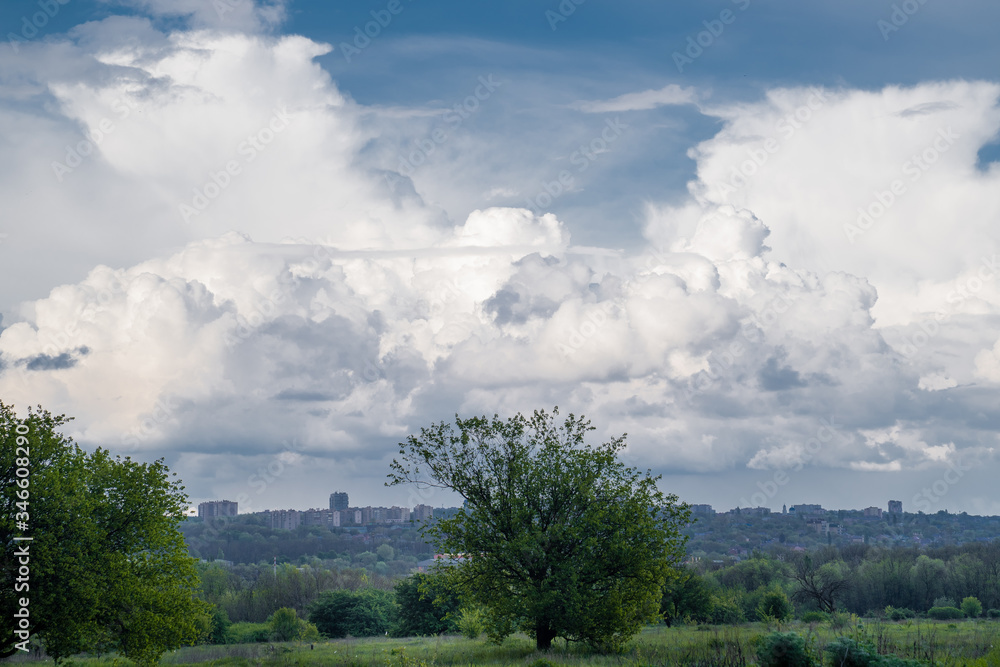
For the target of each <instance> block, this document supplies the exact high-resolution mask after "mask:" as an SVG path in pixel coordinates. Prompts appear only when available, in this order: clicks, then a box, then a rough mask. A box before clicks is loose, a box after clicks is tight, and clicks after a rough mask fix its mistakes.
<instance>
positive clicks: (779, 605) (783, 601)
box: [757, 588, 793, 621]
mask: <svg viewBox="0 0 1000 667" xmlns="http://www.w3.org/2000/svg"><path fill="white" fill-rule="evenodd" d="M792 611H793V610H792V603H791V602H789V601H788V596H787V595H785V591H783V590H781V589H780V588H775V589H773V590H770V591H767V592H766V593H764V595H763V597H762V598H761V600H760V604H758V605H757V616H758V617H759V618H760V620H762V621H766V620H768V619H772V618H773V619H774V620H776V621H783V620H785V619H786V618H790V617H791V616H792Z"/></svg>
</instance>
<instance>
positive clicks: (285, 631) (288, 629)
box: [269, 607, 303, 642]
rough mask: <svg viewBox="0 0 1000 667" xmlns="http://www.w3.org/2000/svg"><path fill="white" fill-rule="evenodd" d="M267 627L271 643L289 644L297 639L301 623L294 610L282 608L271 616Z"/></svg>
mask: <svg viewBox="0 0 1000 667" xmlns="http://www.w3.org/2000/svg"><path fill="white" fill-rule="evenodd" d="M269 625H270V626H271V627H270V630H271V640H272V641H276V642H290V641H292V640H293V639H298V638H299V634H300V632H301V630H302V625H303V623H302V619H300V618H299V615H298V614H296V613H295V610H294V609H292V608H291V607H282V608H281V609H279V610H278V611H276V612H274V615H273V616H271V621H270V623H269Z"/></svg>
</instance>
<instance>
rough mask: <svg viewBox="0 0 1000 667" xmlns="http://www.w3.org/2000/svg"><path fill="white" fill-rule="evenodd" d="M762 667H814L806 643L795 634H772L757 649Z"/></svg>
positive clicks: (758, 659)
mask: <svg viewBox="0 0 1000 667" xmlns="http://www.w3.org/2000/svg"><path fill="white" fill-rule="evenodd" d="M757 661H758V662H759V663H760V665H761V667H812V665H814V664H815V663H814V662H813V659H812V657H810V655H809V651H808V650H807V649H806V642H805V640H804V639H802V637H800V636H799V635H797V634H795V633H794V632H785V633H783V632H772V633H771V634H769V635H768V636H766V637H764V639H763V641H761V643H760V646H758V647H757Z"/></svg>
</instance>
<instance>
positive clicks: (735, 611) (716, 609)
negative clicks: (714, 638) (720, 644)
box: [712, 596, 746, 625]
mask: <svg viewBox="0 0 1000 667" xmlns="http://www.w3.org/2000/svg"><path fill="white" fill-rule="evenodd" d="M745 620H746V617H745V616H744V615H743V609H742V608H741V607H740V605H739V603H738V602H737V601H736V600H734V599H732V598H720V597H715V596H713V597H712V623H715V624H716V625H736V624H737V623H742V622H743V621H745Z"/></svg>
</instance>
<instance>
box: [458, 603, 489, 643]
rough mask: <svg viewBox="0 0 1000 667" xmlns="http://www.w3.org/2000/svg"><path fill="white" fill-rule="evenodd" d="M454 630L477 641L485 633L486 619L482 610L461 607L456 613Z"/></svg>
mask: <svg viewBox="0 0 1000 667" xmlns="http://www.w3.org/2000/svg"><path fill="white" fill-rule="evenodd" d="M455 627H456V629H457V630H458V631H459V632H461V633H462V634H463V635H465V636H466V637H468V638H469V639H479V635H481V634H483V633H484V632H485V631H486V619H485V617H484V615H483V610H482V609H479V608H478V607H462V609H461V610H460V611H459V612H458V620H457V621H456V623H455Z"/></svg>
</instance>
